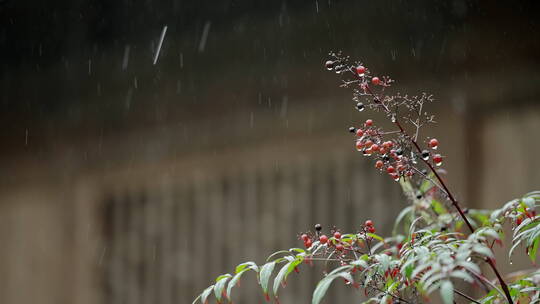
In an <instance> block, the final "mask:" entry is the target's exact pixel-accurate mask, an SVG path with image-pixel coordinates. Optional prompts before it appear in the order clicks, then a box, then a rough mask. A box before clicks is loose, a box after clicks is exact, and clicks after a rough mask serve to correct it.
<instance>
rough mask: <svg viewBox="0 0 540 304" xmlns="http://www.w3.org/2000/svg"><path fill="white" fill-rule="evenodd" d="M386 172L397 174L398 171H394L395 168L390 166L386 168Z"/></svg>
mask: <svg viewBox="0 0 540 304" xmlns="http://www.w3.org/2000/svg"><path fill="white" fill-rule="evenodd" d="M386 172H388V173H394V172H396V169H394V167H392V166H388V168H386Z"/></svg>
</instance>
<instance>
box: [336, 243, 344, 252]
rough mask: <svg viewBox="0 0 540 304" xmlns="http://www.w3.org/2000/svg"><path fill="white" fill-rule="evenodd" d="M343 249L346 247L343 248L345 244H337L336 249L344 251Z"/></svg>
mask: <svg viewBox="0 0 540 304" xmlns="http://www.w3.org/2000/svg"><path fill="white" fill-rule="evenodd" d="M343 249H344V248H343V245H341V244H337V245H336V250H338V251H343Z"/></svg>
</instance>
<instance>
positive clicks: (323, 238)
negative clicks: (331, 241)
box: [319, 234, 328, 244]
mask: <svg viewBox="0 0 540 304" xmlns="http://www.w3.org/2000/svg"><path fill="white" fill-rule="evenodd" d="M319 242H321V244H326V243H327V242H328V237H327V236H326V235H324V234H323V235H321V236H320V237H319Z"/></svg>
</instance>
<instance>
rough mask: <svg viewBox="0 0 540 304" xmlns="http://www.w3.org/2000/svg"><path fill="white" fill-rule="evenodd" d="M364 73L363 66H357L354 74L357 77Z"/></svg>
mask: <svg viewBox="0 0 540 304" xmlns="http://www.w3.org/2000/svg"><path fill="white" fill-rule="evenodd" d="M365 72H366V68H365V67H363V66H361V65H359V66H357V67H356V73H358V75H362V74H364V73H365Z"/></svg>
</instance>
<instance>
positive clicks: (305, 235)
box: [300, 233, 309, 242]
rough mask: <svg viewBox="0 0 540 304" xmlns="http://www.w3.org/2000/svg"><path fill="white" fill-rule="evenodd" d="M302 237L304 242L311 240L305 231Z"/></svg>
mask: <svg viewBox="0 0 540 304" xmlns="http://www.w3.org/2000/svg"><path fill="white" fill-rule="evenodd" d="M300 238H301V239H302V240H303V241H304V242H307V240H309V236H308V235H307V234H305V233H304V234H302V235H301V236H300Z"/></svg>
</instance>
